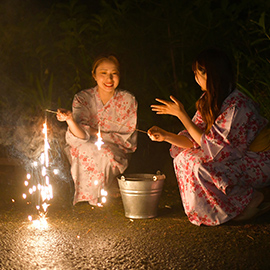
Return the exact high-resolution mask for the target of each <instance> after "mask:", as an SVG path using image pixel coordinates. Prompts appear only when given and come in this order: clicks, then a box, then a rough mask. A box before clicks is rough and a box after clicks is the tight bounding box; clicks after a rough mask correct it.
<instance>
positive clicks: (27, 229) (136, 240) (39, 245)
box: [0, 155, 270, 270]
mask: <svg viewBox="0 0 270 270" xmlns="http://www.w3.org/2000/svg"><path fill="white" fill-rule="evenodd" d="M155 156H156V157H157V155H155ZM136 162H138V161H136ZM136 162H135V161H133V165H132V166H131V170H132V167H133V168H138V167H137V166H138V164H139V163H136ZM154 163H155V164H156V165H157V166H161V163H158V161H157V160H155V162H154ZM163 163H164V162H163ZM165 163H166V162H165ZM140 166H141V169H143V164H141V165H140ZM153 168H154V166H153V167H152V168H150V169H151V170H152V169H153ZM166 168H167V169H165V171H166V170H167V171H166V175H167V179H166V182H165V186H164V188H163V193H162V196H161V200H160V203H159V211H158V216H157V217H156V218H153V219H140V220H131V219H129V218H126V217H125V215H124V208H123V203H122V199H121V197H119V198H111V199H109V201H108V202H107V204H106V205H105V206H104V207H103V208H92V207H91V206H90V205H89V204H87V203H79V204H77V205H76V206H72V205H71V197H72V193H73V189H72V185H71V184H70V183H69V182H62V183H57V182H55V183H54V186H55V187H54V188H55V189H54V199H53V200H52V201H51V206H50V207H49V210H48V223H49V227H48V228H47V229H43V230H40V229H37V228H34V227H33V226H31V223H30V222H29V221H28V219H27V216H28V215H29V213H30V209H31V205H26V204H25V201H24V200H23V199H21V193H22V191H21V188H22V185H21V182H19V181H21V180H19V179H20V178H21V176H22V174H24V172H23V170H21V169H19V168H17V169H14V168H13V167H10V166H2V167H0V195H1V196H0V269H4V270H9V269H16V270H17V269H22V270H32V269H33V270H36V269H61V270H62V269H64V270H68V269H161V270H165V269H187V270H189V269H211V270H212V269H232V270H233V269H239V270H242V269H245V270H249V269H252V270H256V269H258V270H262V269H270V259H269V258H270V256H269V255H270V214H266V215H264V216H262V217H259V218H257V219H256V220H253V221H251V222H248V223H244V224H234V223H228V224H225V225H222V226H218V227H206V226H201V227H197V226H195V225H192V224H191V223H190V222H189V221H188V219H187V217H186V216H185V214H184V212H183V209H182V206H181V201H180V198H179V194H178V190H177V186H176V182H175V179H174V178H173V177H174V175H173V171H172V168H171V167H170V166H168V165H166ZM12 199H15V202H12Z"/></svg>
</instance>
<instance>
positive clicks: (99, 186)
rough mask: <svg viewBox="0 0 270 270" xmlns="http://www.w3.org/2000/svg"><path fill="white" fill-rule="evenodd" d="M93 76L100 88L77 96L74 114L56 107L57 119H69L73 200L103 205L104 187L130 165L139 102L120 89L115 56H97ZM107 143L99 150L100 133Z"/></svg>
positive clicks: (135, 141)
mask: <svg viewBox="0 0 270 270" xmlns="http://www.w3.org/2000/svg"><path fill="white" fill-rule="evenodd" d="M92 75H93V77H94V79H95V81H96V83H97V85H96V87H94V88H91V89H87V90H83V91H81V92H79V93H78V94H76V95H75V97H74V100H73V105H72V112H71V111H66V110H63V109H59V110H58V114H57V119H58V120H59V121H66V122H67V124H68V130H67V133H66V142H67V144H68V156H69V157H70V163H71V174H72V178H73V180H74V184H75V195H74V201H73V204H76V203H77V202H80V201H88V202H89V204H91V205H99V203H100V198H101V196H102V194H101V193H102V190H103V189H105V190H107V189H108V188H110V186H111V185H112V183H113V181H116V179H115V178H116V176H117V175H118V174H119V173H123V172H124V170H125V169H126V168H127V166H128V154H129V153H132V152H134V151H135V150H136V147H137V134H136V131H135V129H136V124H137V102H136V100H135V97H134V96H133V95H132V94H131V93H129V92H128V91H125V90H120V89H118V88H117V87H118V84H119V78H120V75H119V63H118V60H117V59H116V58H115V57H114V56H108V57H101V58H98V59H97V60H96V61H95V63H94V64H93V69H92ZM99 130H100V132H101V137H102V140H103V142H104V144H103V145H102V146H101V149H100V150H98V147H97V145H96V144H95V143H96V141H97V133H98V131H99Z"/></svg>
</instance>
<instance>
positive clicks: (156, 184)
mask: <svg viewBox="0 0 270 270" xmlns="http://www.w3.org/2000/svg"><path fill="white" fill-rule="evenodd" d="M165 178H166V177H165V175H164V174H162V175H161V174H158V173H157V174H127V175H125V176H124V175H122V176H120V177H118V178H117V179H118V184H119V188H120V193H121V196H122V201H123V205H124V209H125V216H126V217H127V218H134V219H143V218H153V217H156V216H157V210H158V203H159V199H160V196H161V193H162V188H163V184H164V180H165Z"/></svg>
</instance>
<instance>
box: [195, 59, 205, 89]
mask: <svg viewBox="0 0 270 270" xmlns="http://www.w3.org/2000/svg"><path fill="white" fill-rule="evenodd" d="M196 67H197V68H196V70H195V71H194V75H195V80H196V82H197V84H198V85H199V86H200V87H201V89H202V91H207V87H206V82H207V74H206V72H205V70H204V69H203V68H201V67H199V66H198V63H197V64H196Z"/></svg>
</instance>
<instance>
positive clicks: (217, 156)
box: [170, 90, 270, 226]
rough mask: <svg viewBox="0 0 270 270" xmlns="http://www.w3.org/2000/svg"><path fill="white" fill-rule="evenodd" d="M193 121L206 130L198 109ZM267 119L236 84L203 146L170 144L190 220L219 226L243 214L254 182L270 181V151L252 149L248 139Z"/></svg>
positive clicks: (253, 135) (255, 183)
mask: <svg viewBox="0 0 270 270" xmlns="http://www.w3.org/2000/svg"><path fill="white" fill-rule="evenodd" d="M192 121H193V122H194V123H195V124H196V125H197V126H199V127H200V128H201V129H202V130H204V129H205V126H206V125H205V123H204V122H203V120H202V117H201V115H200V113H199V112H198V111H197V113H196V114H195V116H194V117H193V119H192ZM267 123H268V121H267V120H266V119H265V118H263V117H262V116H260V114H259V113H258V111H257V108H256V104H255V103H254V102H253V101H252V100H250V99H249V98H247V97H246V96H245V95H244V94H243V93H241V92H240V91H238V90H235V91H233V92H232V93H231V94H230V95H229V96H228V97H227V99H226V100H225V101H224V102H223V105H222V108H221V113H220V115H219V116H218V117H217V119H216V121H215V123H214V124H213V126H212V128H211V129H210V132H209V133H208V134H207V135H206V134H203V136H202V138H201V147H200V146H199V145H198V144H197V143H196V142H195V141H194V140H193V139H192V138H191V137H190V135H189V134H188V132H187V131H186V130H184V131H182V132H180V133H179V134H182V135H184V136H187V137H188V138H189V139H190V140H191V141H193V145H194V146H193V148H191V149H184V148H179V147H177V146H173V145H172V147H171V149H170V151H171V156H172V157H173V158H174V168H175V173H176V177H177V180H178V186H179V190H180V195H181V199H182V203H183V206H184V210H185V213H186V214H187V216H188V218H189V220H190V222H191V223H193V224H195V225H201V224H205V225H208V226H215V225H219V224H222V223H224V222H226V221H228V220H230V219H233V218H234V217H236V216H237V215H239V214H240V213H241V212H242V211H243V209H244V208H245V207H246V206H247V205H248V203H249V202H250V201H251V198H252V194H253V188H262V187H265V186H269V185H270V151H265V152H256V153H255V152H251V151H249V145H250V144H251V142H252V141H253V140H254V139H255V137H256V136H257V135H258V133H259V132H260V131H261V130H262V129H263V128H264V127H265V126H266V125H267Z"/></svg>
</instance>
